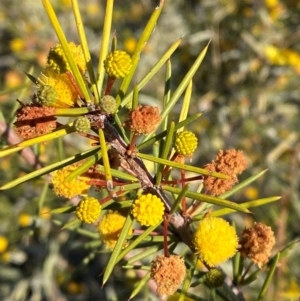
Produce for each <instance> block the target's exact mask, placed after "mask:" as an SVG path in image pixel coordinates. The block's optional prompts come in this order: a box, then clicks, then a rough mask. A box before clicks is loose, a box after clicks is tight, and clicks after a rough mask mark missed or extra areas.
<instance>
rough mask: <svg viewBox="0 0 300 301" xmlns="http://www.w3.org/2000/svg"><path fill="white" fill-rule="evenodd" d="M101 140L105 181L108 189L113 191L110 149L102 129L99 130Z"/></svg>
mask: <svg viewBox="0 0 300 301" xmlns="http://www.w3.org/2000/svg"><path fill="white" fill-rule="evenodd" d="M99 140H100V146H101V150H102V160H103V166H104V173H105V179H106V182H107V189H108V190H109V191H111V190H113V183H112V175H111V170H110V164H109V158H108V149H109V148H110V147H107V146H106V141H105V137H104V132H103V130H102V129H99Z"/></svg>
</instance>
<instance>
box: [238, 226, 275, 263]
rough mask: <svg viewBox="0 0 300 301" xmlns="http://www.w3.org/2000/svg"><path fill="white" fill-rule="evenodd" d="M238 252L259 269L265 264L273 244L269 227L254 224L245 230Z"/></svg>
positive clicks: (273, 238)
mask: <svg viewBox="0 0 300 301" xmlns="http://www.w3.org/2000/svg"><path fill="white" fill-rule="evenodd" d="M240 244H241V249H240V252H241V254H242V255H243V256H244V257H248V258H249V259H251V260H252V261H253V262H254V263H256V264H257V265H258V267H259V268H261V267H262V266H263V265H264V264H266V263H267V262H268V260H269V257H270V255H271V251H272V248H273V246H274V244H275V237H274V233H273V231H272V229H271V227H268V226H266V225H264V224H262V223H255V224H254V226H253V227H252V228H249V229H245V230H244V231H243V233H242V240H241V241H240Z"/></svg>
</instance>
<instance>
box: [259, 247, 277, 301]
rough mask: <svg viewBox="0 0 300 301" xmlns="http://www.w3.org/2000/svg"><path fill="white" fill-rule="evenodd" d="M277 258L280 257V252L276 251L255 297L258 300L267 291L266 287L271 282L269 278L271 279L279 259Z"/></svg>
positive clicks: (261, 298)
mask: <svg viewBox="0 0 300 301" xmlns="http://www.w3.org/2000/svg"><path fill="white" fill-rule="evenodd" d="M279 258H280V253H277V255H276V257H275V260H274V261H273V263H272V265H271V267H270V269H269V272H268V274H267V277H266V279H265V281H264V284H263V286H262V288H261V290H260V292H259V295H258V297H257V301H260V300H263V297H264V296H265V294H266V292H267V289H268V287H269V285H270V283H271V280H272V277H273V275H274V272H275V269H276V266H277V264H278V261H279Z"/></svg>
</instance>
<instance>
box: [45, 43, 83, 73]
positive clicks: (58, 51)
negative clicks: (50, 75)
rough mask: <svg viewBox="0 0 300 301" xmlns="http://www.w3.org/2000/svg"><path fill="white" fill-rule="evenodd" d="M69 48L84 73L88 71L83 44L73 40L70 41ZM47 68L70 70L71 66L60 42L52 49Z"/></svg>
mask: <svg viewBox="0 0 300 301" xmlns="http://www.w3.org/2000/svg"><path fill="white" fill-rule="evenodd" d="M69 49H70V52H71V55H72V56H73V59H74V61H75V63H76V65H77V66H78V69H79V70H80V72H81V73H82V74H84V73H85V71H86V64H85V59H84V55H83V52H82V49H81V45H76V44H75V43H73V42H70V43H69ZM46 69H48V70H52V71H55V72H56V73H66V72H67V71H70V70H71V69H70V66H69V63H68V61H67V58H66V56H65V53H64V51H63V48H62V46H61V45H60V44H58V45H56V46H54V47H53V48H51V49H50V51H49V54H48V58H47V65H46Z"/></svg>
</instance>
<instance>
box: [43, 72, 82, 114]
mask: <svg viewBox="0 0 300 301" xmlns="http://www.w3.org/2000/svg"><path fill="white" fill-rule="evenodd" d="M38 82H39V83H38V89H37V97H38V99H39V102H40V103H41V104H42V105H44V106H48V107H56V108H70V107H73V106H74V105H75V104H76V102H77V100H78V93H77V91H76V89H75V87H74V85H73V84H72V82H71V80H70V79H69V77H68V75H67V74H64V73H63V74H60V73H55V72H50V71H47V72H45V74H42V75H41V76H40V77H39V78H38Z"/></svg>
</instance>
